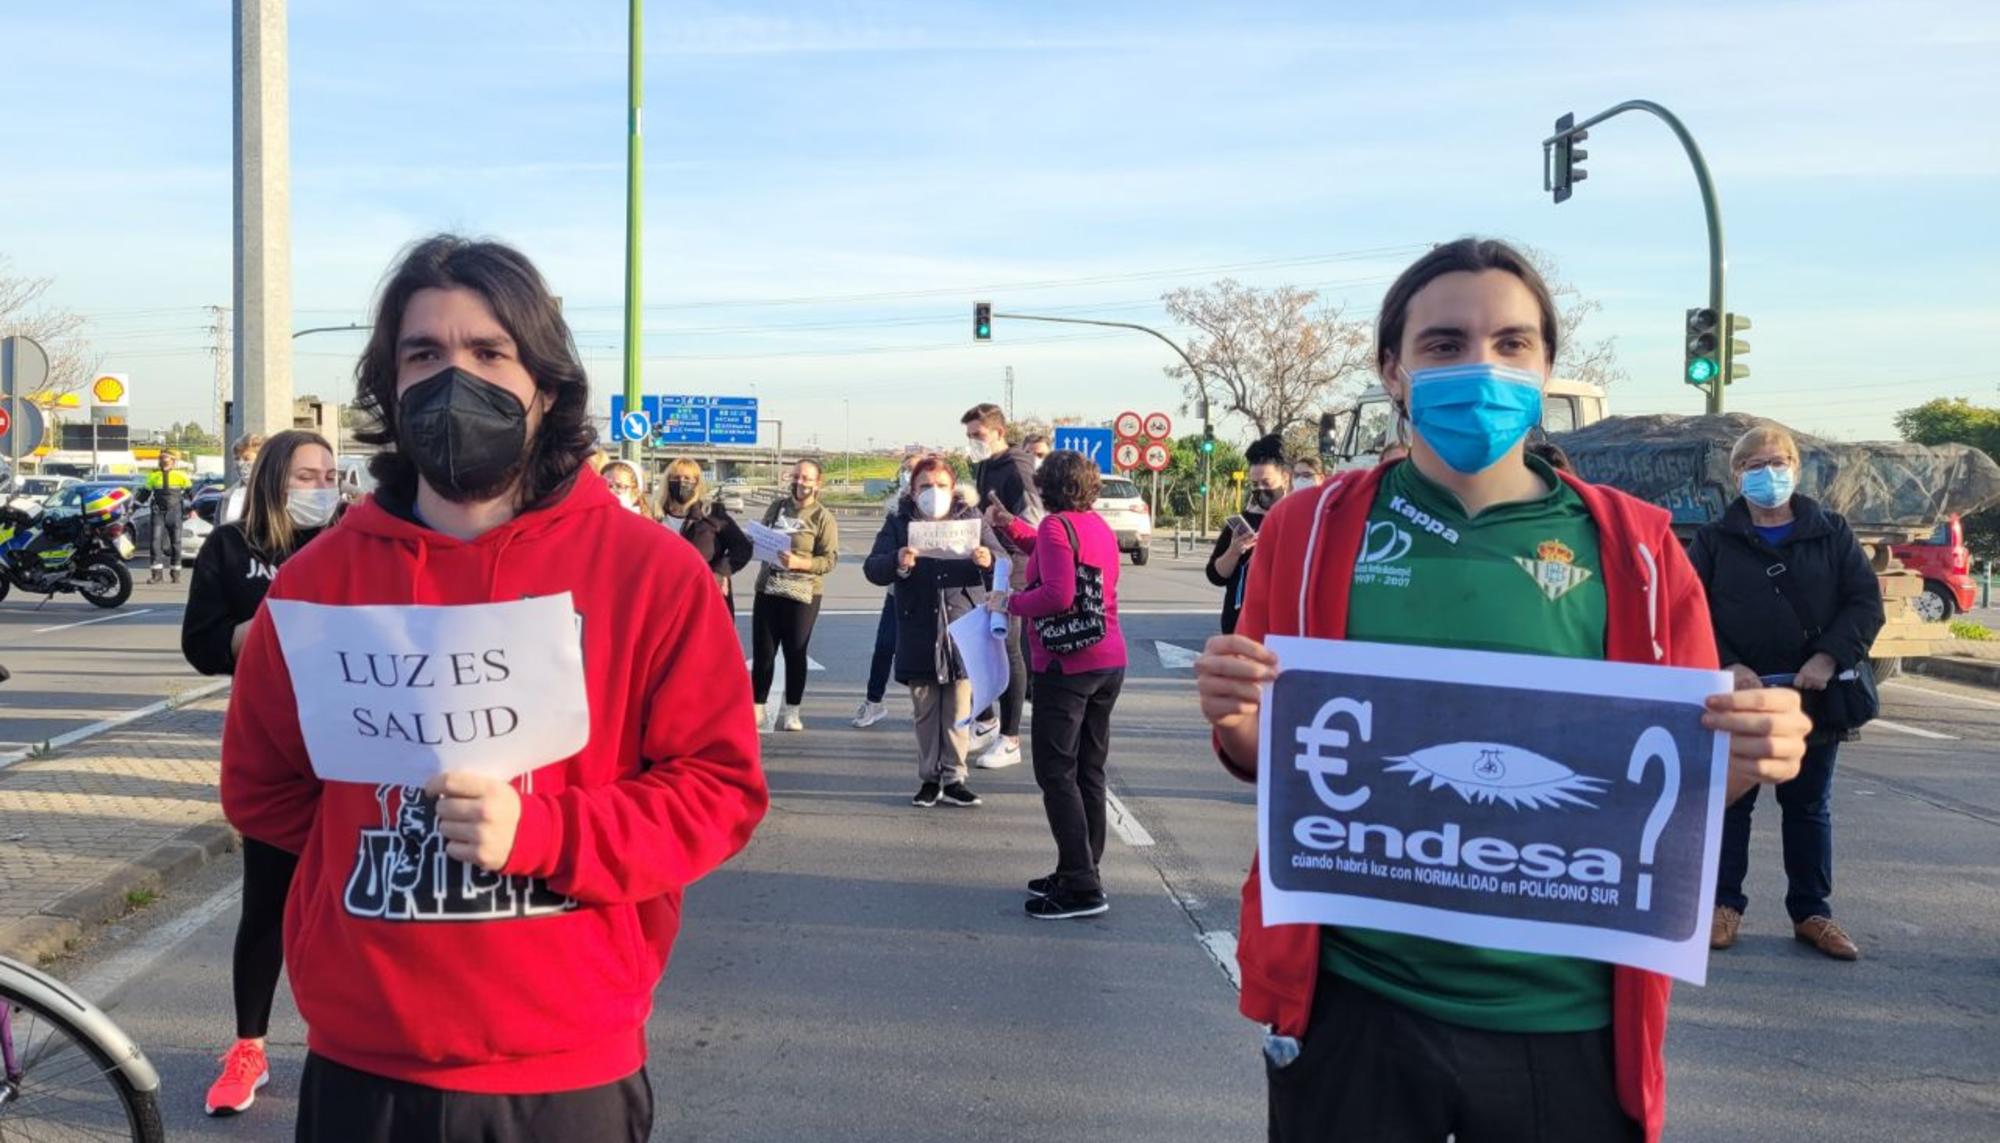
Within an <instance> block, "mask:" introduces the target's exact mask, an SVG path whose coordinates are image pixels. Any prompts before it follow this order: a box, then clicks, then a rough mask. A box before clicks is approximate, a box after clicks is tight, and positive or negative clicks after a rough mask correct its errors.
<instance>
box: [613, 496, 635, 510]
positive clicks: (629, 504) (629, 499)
mask: <svg viewBox="0 0 2000 1143" xmlns="http://www.w3.org/2000/svg"><path fill="white" fill-rule="evenodd" d="M613 495H615V496H617V497H618V502H619V503H620V504H623V505H624V506H625V509H626V511H628V512H637V511H638V510H639V498H638V497H637V496H634V495H633V494H632V493H630V492H618V493H614V494H613Z"/></svg>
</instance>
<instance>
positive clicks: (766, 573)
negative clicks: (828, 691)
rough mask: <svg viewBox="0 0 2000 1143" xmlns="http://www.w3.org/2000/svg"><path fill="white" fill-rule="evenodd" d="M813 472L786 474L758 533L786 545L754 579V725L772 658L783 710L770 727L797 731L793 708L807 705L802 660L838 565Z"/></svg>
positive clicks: (834, 527) (809, 468)
mask: <svg viewBox="0 0 2000 1143" xmlns="http://www.w3.org/2000/svg"><path fill="white" fill-rule="evenodd" d="M820 476H821V473H820V467H819V462H818V461H816V460H801V461H799V463H798V464H797V465H795V466H793V468H792V480H791V487H790V492H791V495H789V496H787V497H782V498H780V499H778V500H776V501H774V502H773V503H772V504H771V507H770V508H769V509H768V510H766V511H765V513H764V527H765V528H767V529H776V530H777V531H779V532H783V533H786V534H788V535H789V536H790V537H791V539H790V541H789V546H788V547H786V548H783V549H781V550H779V551H777V552H775V553H772V554H771V555H770V558H769V560H768V561H767V562H766V563H765V564H764V567H763V569H762V570H761V571H759V572H758V573H757V601H756V602H755V603H753V604H751V605H750V653H751V667H750V686H751V689H752V691H753V692H754V694H755V701H756V704H757V705H756V708H755V709H756V714H757V725H758V726H759V727H762V726H763V725H764V701H765V700H766V699H768V698H769V697H770V695H771V680H772V677H773V676H774V675H776V673H777V667H778V652H779V651H780V650H783V651H784V653H785V704H784V706H782V707H781V708H779V710H778V715H777V717H776V718H774V719H773V720H772V725H773V726H774V727H775V728H776V729H778V730H804V729H805V728H806V727H805V722H804V720H803V719H802V718H801V717H800V716H799V705H800V704H801V703H803V702H805V701H806V670H807V668H808V666H809V665H810V662H811V660H809V659H808V658H807V657H806V651H807V648H808V647H809V646H810V645H811V644H812V633H813V625H814V624H815V623H817V622H818V621H819V603H820V593H821V591H822V590H824V587H825V583H826V573H828V572H830V571H832V570H833V565H834V564H836V563H838V562H839V561H840V525H838V524H837V523H835V522H834V519H833V513H832V512H829V511H827V508H826V505H824V504H821V503H820V502H819V484H820Z"/></svg>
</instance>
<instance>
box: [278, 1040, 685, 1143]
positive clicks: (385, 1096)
mask: <svg viewBox="0 0 2000 1143" xmlns="http://www.w3.org/2000/svg"><path fill="white" fill-rule="evenodd" d="M652 1131H653V1085H652V1083H651V1082H650V1081H649V1080H648V1079H647V1078H646V1070H645V1069H644V1068H641V1069H639V1070H638V1071H636V1072H633V1073H632V1074H631V1075H629V1076H626V1077H625V1078H624V1079H622V1080H618V1081H617V1082H615V1083H608V1084H605V1085H604V1086H602V1087H590V1088H584V1089H583V1090H582V1091H561V1092H552V1093H550V1094H548V1095H479V1094H475V1093H471V1092H461V1091H443V1090H440V1089H438V1088H434V1087H424V1086H423V1085H422V1084H414V1083H405V1082H403V1081H402V1080H392V1079H385V1078H383V1077H382V1076H377V1075H370V1074H369V1073H367V1072H359V1071H355V1070H354V1069H353V1068H350V1067H344V1066H342V1065H340V1064H336V1063H334V1062H333V1061H332V1060H329V1059H326V1058H324V1057H322V1056H316V1055H314V1054H312V1053H310V1052H308V1053H306V1068H305V1075H304V1076H303V1077H302V1078H301V1079H300V1081H299V1123H298V1128H297V1131H296V1132H295V1134H294V1138H295V1139H297V1140H298V1143H571V1141H572V1140H574V1141H577V1143H582V1141H584V1140H589V1141H590V1143H645V1139H646V1137H647V1136H648V1135H650V1134H652Z"/></svg>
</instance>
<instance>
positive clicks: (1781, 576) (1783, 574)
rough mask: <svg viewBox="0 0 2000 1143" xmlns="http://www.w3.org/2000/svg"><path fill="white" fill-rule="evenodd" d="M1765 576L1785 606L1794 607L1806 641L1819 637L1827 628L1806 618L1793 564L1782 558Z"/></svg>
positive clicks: (1795, 616) (1794, 616) (1754, 548)
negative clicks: (1792, 567)
mask: <svg viewBox="0 0 2000 1143" xmlns="http://www.w3.org/2000/svg"><path fill="white" fill-rule="evenodd" d="M1746 542H1747V538H1746ZM1749 546H1750V550H1751V551H1752V552H1755V553H1756V554H1758V555H1760V556H1761V555H1763V553H1762V552H1758V551H1757V546H1756V545H1755V544H1751V545H1749ZM1764 576H1765V578H1767V579H1769V580H1770V581H1771V587H1772V588H1773V589H1774V590H1776V591H1777V593H1778V594H1779V595H1780V596H1782V597H1783V598H1784V601H1785V606H1786V607H1789V608H1791V609H1792V618H1793V619H1795V620H1797V621H1798V624H1799V630H1801V631H1803V632H1805V636H1806V642H1808V643H1810V642H1812V641H1813V640H1815V639H1817V638H1819V637H1820V635H1821V634H1823V633H1824V632H1825V631H1826V628H1824V627H1820V626H1817V625H1815V624H1814V623H1813V622H1812V621H1811V620H1809V619H1807V618H1806V614H1807V612H1806V605H1805V601H1804V600H1803V599H1801V598H1800V597H1799V581H1798V580H1796V579H1794V578H1793V577H1792V569H1791V565H1789V564H1787V563H1786V562H1785V561H1784V560H1783V559H1782V558H1780V559H1779V560H1778V562H1777V563H1775V564H1771V565H1770V566H1768V567H1766V568H1765V569H1764Z"/></svg>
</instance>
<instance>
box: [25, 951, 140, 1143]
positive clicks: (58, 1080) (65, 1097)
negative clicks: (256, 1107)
mask: <svg viewBox="0 0 2000 1143" xmlns="http://www.w3.org/2000/svg"><path fill="white" fill-rule="evenodd" d="M0 1072H4V1075H0V1140H7V1141H9V1143H13V1141H15V1140H19V1141H20V1143H58V1141H61V1143H97V1141H100V1140H102V1141H105V1143H124V1141H125V1140H128V1139H129V1140H132V1141H134V1143H160V1141H161V1140H164V1139H165V1138H166V1130H165V1128H164V1127H162V1126H161V1123H160V1106H159V1102H158V1100H157V1099H156V1098H155V1094H154V1093H153V1092H150V1091H140V1090H139V1089H138V1088H136V1087H134V1086H133V1085H132V1081H131V1080H130V1079H129V1078H127V1077H126V1075H125V1073H124V1072H123V1071H122V1070H120V1069H119V1067H118V1064H117V1063H116V1062H115V1061H114V1060H112V1058H111V1057H110V1055H108V1054H107V1053H106V1052H105V1050H104V1048H103V1047H101V1046H99V1044H98V1043H97V1041H96V1040H94V1039H93V1038H92V1037H90V1036H89V1035H88V1034H86V1033H85V1031H84V1030H83V1027H82V1026H81V1025H80V1024H78V1023H77V1022H76V1021H75V1020H73V1019H72V1018H71V1017H70V1015H69V1014H68V1013H65V1012H62V1011H60V1010H57V1009H56V1008H54V1007H52V1006H50V1005H49V1004H48V1003H46V1002H45V1001H44V1000H43V999H41V998H39V997H35V996H28V995H23V994H22V993H21V992H20V991H18V990H16V989H14V988H13V987H12V986H10V985H8V984H6V983H4V982H0Z"/></svg>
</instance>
